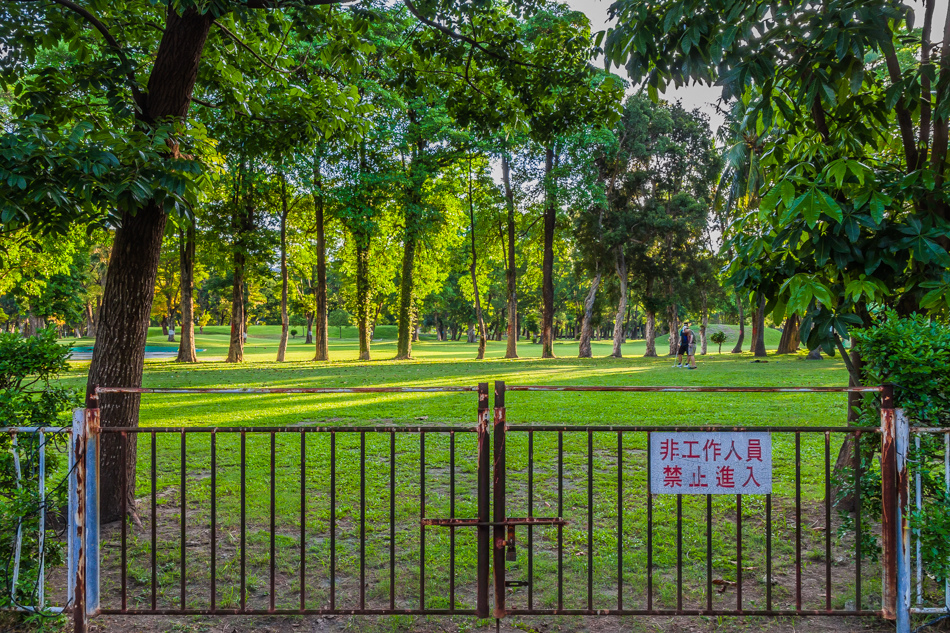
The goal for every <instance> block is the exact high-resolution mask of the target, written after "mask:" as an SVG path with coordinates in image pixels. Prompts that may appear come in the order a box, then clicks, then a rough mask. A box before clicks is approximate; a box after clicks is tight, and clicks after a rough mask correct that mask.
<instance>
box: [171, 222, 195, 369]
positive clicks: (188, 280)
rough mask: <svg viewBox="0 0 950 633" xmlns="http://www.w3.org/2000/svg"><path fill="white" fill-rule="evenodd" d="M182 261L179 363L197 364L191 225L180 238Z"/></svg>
mask: <svg viewBox="0 0 950 633" xmlns="http://www.w3.org/2000/svg"><path fill="white" fill-rule="evenodd" d="M178 244H179V251H178V254H179V258H180V260H181V343H179V344H178V358H177V359H176V360H177V361H178V362H179V363H197V362H198V356H197V355H196V354H195V299H194V287H195V225H194V224H189V225H188V227H187V228H186V229H184V230H183V231H182V232H181V235H180V236H179V242H178Z"/></svg>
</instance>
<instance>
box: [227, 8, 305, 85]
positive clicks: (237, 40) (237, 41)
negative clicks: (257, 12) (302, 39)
mask: <svg viewBox="0 0 950 633" xmlns="http://www.w3.org/2000/svg"><path fill="white" fill-rule="evenodd" d="M211 23H212V24H214V25H215V26H216V27H218V28H219V29H221V31H222V32H223V33H224V34H225V35H227V36H228V37H229V38H231V41H233V42H234V43H235V44H237V45H238V46H240V47H241V48H243V49H244V50H246V51H247V52H248V53H250V54H251V56H253V57H254V59H256V60H257V61H259V62H260V63H262V64H264V65H265V66H267V67H268V68H270V69H271V70H273V71H274V72H278V73H281V74H290V73H292V72H293V71H288V70H284V69H282V68H277V67H276V66H272V65H271V64H269V63H268V61H267V60H266V59H264V58H263V57H261V56H260V55H258V54H257V53H255V52H254V49H253V48H251V47H250V46H248V45H247V44H245V43H244V41H243V40H242V39H241V38H239V37H238V36H237V35H235V34H234V33H232V32H231V31H230V30H228V28H227V27H226V26H224V25H223V24H221V23H220V22H218V21H217V20H213V21H212V22H211Z"/></svg>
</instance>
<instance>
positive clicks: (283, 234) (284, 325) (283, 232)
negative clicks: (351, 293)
mask: <svg viewBox="0 0 950 633" xmlns="http://www.w3.org/2000/svg"><path fill="white" fill-rule="evenodd" d="M280 203H281V210H280V343H279V344H278V345H277V362H278V363H282V362H284V359H285V358H286V356H287V336H288V335H289V334H290V318H289V317H288V315H287V214H288V213H289V209H288V208H287V180H286V179H285V178H284V175H283V174H281V175H280Z"/></svg>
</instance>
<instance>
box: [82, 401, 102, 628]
mask: <svg viewBox="0 0 950 633" xmlns="http://www.w3.org/2000/svg"><path fill="white" fill-rule="evenodd" d="M93 397H95V395H93ZM94 402H96V400H94ZM85 423H86V530H85V531H86V614H87V615H89V616H92V615H96V614H97V613H98V612H99V409H98V408H93V409H86V410H85Z"/></svg>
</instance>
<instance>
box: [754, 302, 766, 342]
mask: <svg viewBox="0 0 950 633" xmlns="http://www.w3.org/2000/svg"><path fill="white" fill-rule="evenodd" d="M758 303H759V304H758V306H756V308H755V322H754V324H753V326H752V352H753V355H754V356H755V357H757V358H761V357H764V356H766V353H765V295H764V294H760V295H759V302H758Z"/></svg>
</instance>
